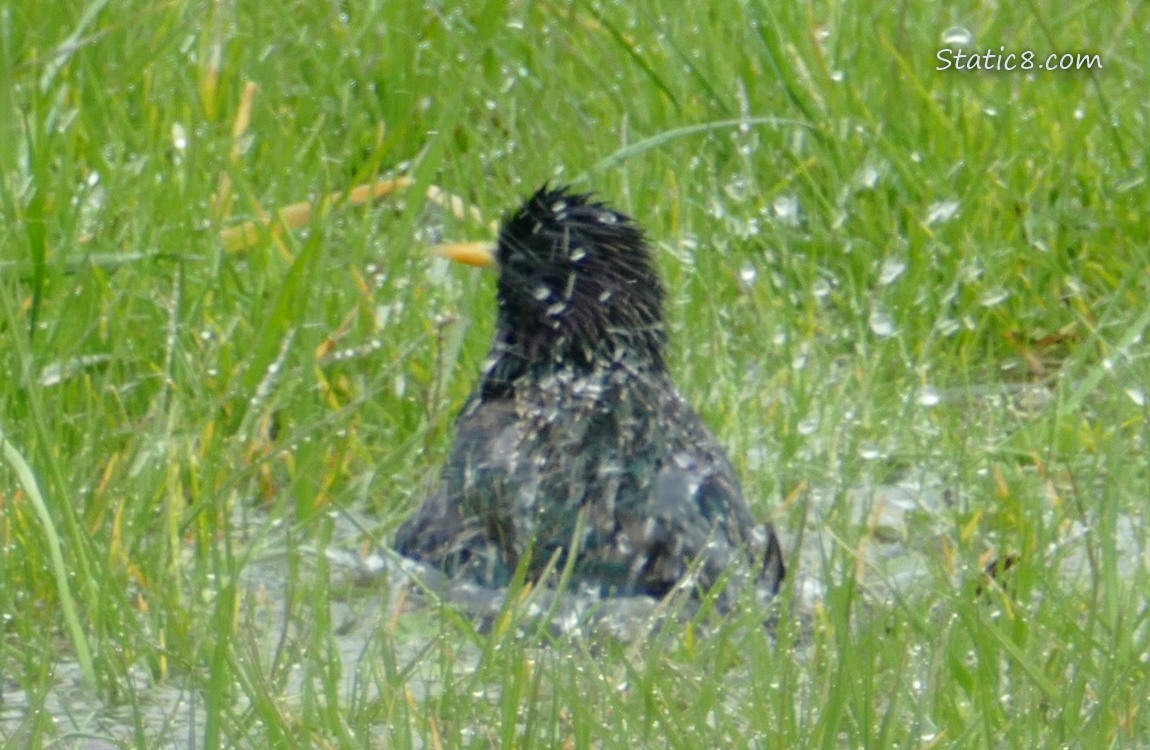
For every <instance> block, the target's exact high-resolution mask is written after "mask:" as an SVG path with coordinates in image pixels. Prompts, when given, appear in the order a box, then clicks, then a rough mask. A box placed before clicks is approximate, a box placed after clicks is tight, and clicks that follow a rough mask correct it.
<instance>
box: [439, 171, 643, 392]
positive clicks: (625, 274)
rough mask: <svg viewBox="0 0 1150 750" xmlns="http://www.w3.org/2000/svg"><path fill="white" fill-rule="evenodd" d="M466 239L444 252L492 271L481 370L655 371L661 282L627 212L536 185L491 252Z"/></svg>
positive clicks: (508, 375) (506, 375) (503, 373)
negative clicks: (489, 337) (489, 336)
mask: <svg viewBox="0 0 1150 750" xmlns="http://www.w3.org/2000/svg"><path fill="white" fill-rule="evenodd" d="M466 247H467V250H466V252H464V251H460V252H458V253H457V254H453V255H451V257H453V258H455V259H456V260H461V261H463V262H467V263H471V264H472V265H483V266H493V267H494V268H495V269H496V270H497V271H498V273H499V286H498V294H497V297H498V303H499V313H498V321H497V325H496V334H495V342H494V344H493V349H492V360H493V361H492V362H491V363H490V366H489V370H488V371H489V374H490V373H494V375H495V376H497V377H498V378H499V379H500V380H502V381H504V382H506V381H508V380H511V379H514V378H515V377H516V376H518V375H522V374H526V373H528V372H534V373H535V374H538V373H539V372H540V371H541V370H547V369H554V368H556V367H571V368H574V369H581V368H593V367H595V366H598V365H600V364H602V363H604V362H611V361H618V360H621V359H627V360H629V362H630V364H631V365H632V366H638V367H648V368H654V369H660V370H661V369H663V367H664V349H665V346H666V332H665V330H664V324H663V286H662V283H661V282H660V280H659V276H658V273H657V271H656V269H655V264H654V259H653V258H652V256H651V251H650V248H649V246H648V245H647V241H646V238H645V237H644V235H643V232H642V230H641V229H640V228H639V227H638V226H637V225H636V224H635V222H634V221H633V220H632V219H631V218H630V217H629V216H627V215H625V214H622V213H620V212H618V211H616V210H614V209H612V208H610V207H609V206H607V205H605V204H603V203H601V202H599V201H597V200H595V199H594V198H593V197H592V196H591V195H589V194H580V193H574V192H571V191H570V190H569V189H567V188H550V187H548V186H544V187H542V188H540V189H539V190H538V191H536V192H535V194H533V195H532V196H531V197H530V198H528V199H527V200H526V201H525V202H524V203H523V205H522V206H520V207H519V208H518V209H516V210H515V211H514V212H512V213H511V214H510V215H509V216H507V217H506V219H505V220H504V222H503V228H502V230H501V231H500V233H499V241H498V243H497V244H496V245H495V247H494V250H493V252H492V251H486V252H485V251H484V249H483V248H482V247H480V246H475V245H471V246H466Z"/></svg>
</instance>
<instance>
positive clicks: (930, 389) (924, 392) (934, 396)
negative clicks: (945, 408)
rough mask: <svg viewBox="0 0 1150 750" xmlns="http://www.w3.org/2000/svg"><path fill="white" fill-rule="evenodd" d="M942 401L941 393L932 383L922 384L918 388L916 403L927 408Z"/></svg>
mask: <svg viewBox="0 0 1150 750" xmlns="http://www.w3.org/2000/svg"><path fill="white" fill-rule="evenodd" d="M941 401H942V393H940V392H939V390H938V389H937V388H935V387H934V386H933V385H924V386H923V387H922V388H919V389H918V403H919V405H920V406H925V407H927V408H928V409H929V408H930V407H932V406H938V405H939V403H940V402H941Z"/></svg>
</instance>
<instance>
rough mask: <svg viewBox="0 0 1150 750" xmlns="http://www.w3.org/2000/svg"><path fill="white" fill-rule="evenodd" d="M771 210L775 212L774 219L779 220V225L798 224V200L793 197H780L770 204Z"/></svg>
mask: <svg viewBox="0 0 1150 750" xmlns="http://www.w3.org/2000/svg"><path fill="white" fill-rule="evenodd" d="M771 209H772V210H773V211H774V212H775V218H776V219H778V220H779V223H781V224H785V225H787V226H795V225H797V224H798V223H799V199H798V198H796V197H795V196H793V195H780V196H779V197H778V198H775V202H774V203H773V204H771Z"/></svg>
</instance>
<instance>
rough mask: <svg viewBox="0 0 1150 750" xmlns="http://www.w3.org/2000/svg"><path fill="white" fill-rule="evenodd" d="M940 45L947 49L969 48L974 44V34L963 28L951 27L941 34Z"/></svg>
mask: <svg viewBox="0 0 1150 750" xmlns="http://www.w3.org/2000/svg"><path fill="white" fill-rule="evenodd" d="M942 43H943V44H945V45H946V46H948V47H969V46H971V45H972V44H974V34H972V33H970V29H968V28H966V27H965V26H951V27H950V28H949V29H947V30H946V31H944V32H942Z"/></svg>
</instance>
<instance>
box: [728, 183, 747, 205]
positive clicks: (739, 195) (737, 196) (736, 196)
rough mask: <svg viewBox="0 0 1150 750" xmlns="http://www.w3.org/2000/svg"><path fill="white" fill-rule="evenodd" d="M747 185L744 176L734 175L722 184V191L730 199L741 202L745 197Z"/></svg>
mask: <svg viewBox="0 0 1150 750" xmlns="http://www.w3.org/2000/svg"><path fill="white" fill-rule="evenodd" d="M748 191H749V186H748V184H747V179H746V178H745V177H735V178H734V179H733V180H731V181H730V182H727V183H724V184H723V192H724V193H726V194H727V197H729V198H730V199H731V200H733V201H735V202H736V203H742V202H743V201H745V200H746V199H747V193H748Z"/></svg>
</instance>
